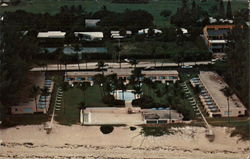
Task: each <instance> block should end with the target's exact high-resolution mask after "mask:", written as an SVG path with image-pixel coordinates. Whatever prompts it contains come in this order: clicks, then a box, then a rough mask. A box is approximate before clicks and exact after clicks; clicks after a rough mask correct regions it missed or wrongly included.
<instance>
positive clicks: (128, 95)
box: [115, 90, 135, 101]
mask: <svg viewBox="0 0 250 159" xmlns="http://www.w3.org/2000/svg"><path fill="white" fill-rule="evenodd" d="M115 97H116V99H120V100H125V101H132V100H134V99H135V95H134V93H133V91H132V90H127V91H125V92H124V93H123V92H122V90H116V91H115Z"/></svg>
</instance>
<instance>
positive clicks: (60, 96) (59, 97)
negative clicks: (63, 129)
mask: <svg viewBox="0 0 250 159" xmlns="http://www.w3.org/2000/svg"><path fill="white" fill-rule="evenodd" d="M62 99H63V91H62V88H61V87H59V88H58V89H57V91H56V100H55V110H56V111H59V110H61V106H62Z"/></svg>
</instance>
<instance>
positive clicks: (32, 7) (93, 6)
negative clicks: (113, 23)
mask: <svg viewBox="0 0 250 159" xmlns="http://www.w3.org/2000/svg"><path fill="white" fill-rule="evenodd" d="M191 2H192V1H190V4H191ZM197 3H198V4H199V5H200V6H201V7H202V8H204V9H206V10H208V9H209V8H210V7H211V6H212V5H215V4H217V3H216V2H215V1H214V0H208V2H197ZM180 4H181V0H158V1H155V0H152V1H150V3H148V4H116V3H111V0H97V1H95V0H85V1H83V0H23V3H21V4H20V5H18V6H9V7H6V8H1V9H0V14H1V13H3V12H5V11H15V10H26V11H29V12H33V13H45V12H48V13H51V14H55V13H57V12H58V11H59V10H60V7H61V6H64V5H69V6H70V5H82V6H83V7H84V8H86V11H88V12H95V11H97V10H99V9H100V8H101V7H102V6H103V5H106V6H107V8H108V9H109V10H112V11H116V12H121V11H123V10H125V9H127V8H129V9H132V10H137V9H143V10H147V11H148V12H150V13H151V14H152V15H153V16H154V19H155V24H156V25H157V26H167V25H169V20H166V19H165V18H164V17H162V16H160V12H161V11H162V10H164V9H168V10H170V11H172V13H175V11H176V9H177V7H179V6H180ZM246 6H247V2H243V1H236V0H233V1H232V8H233V10H234V11H235V10H238V9H239V8H243V7H246Z"/></svg>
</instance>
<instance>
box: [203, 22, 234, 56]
mask: <svg viewBox="0 0 250 159" xmlns="http://www.w3.org/2000/svg"><path fill="white" fill-rule="evenodd" d="M234 27H235V25H207V26H205V27H204V28H203V35H204V39H205V42H206V44H207V46H208V48H209V50H210V51H211V52H213V53H224V52H225V47H226V45H227V38H226V36H227V34H228V32H229V31H230V30H232V29H233V28H234Z"/></svg>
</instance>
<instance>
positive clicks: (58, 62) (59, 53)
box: [55, 47, 63, 70]
mask: <svg viewBox="0 0 250 159" xmlns="http://www.w3.org/2000/svg"><path fill="white" fill-rule="evenodd" d="M55 54H56V55H57V70H60V69H61V62H60V57H61V56H62V54H63V49H62V48H60V47H59V48H57V49H56V51H55Z"/></svg>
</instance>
